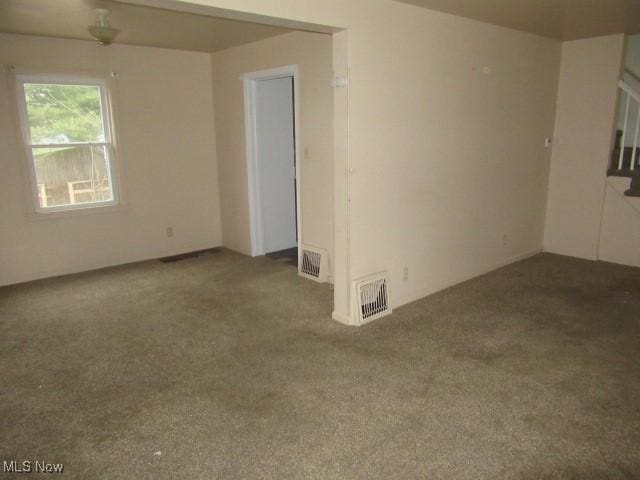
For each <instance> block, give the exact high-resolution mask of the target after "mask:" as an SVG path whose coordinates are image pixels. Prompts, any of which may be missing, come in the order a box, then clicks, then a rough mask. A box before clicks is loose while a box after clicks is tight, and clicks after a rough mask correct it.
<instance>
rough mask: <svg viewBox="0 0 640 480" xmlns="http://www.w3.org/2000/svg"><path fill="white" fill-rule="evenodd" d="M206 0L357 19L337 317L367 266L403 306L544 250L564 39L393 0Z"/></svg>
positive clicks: (340, 164)
mask: <svg viewBox="0 0 640 480" xmlns="http://www.w3.org/2000/svg"><path fill="white" fill-rule="evenodd" d="M191 3H194V2H191ZM195 3H199V4H202V5H208V6H213V7H218V8H223V9H224V8H227V9H231V10H239V11H243V12H245V13H247V14H248V15H247V16H245V17H244V18H254V19H256V17H255V16H254V15H256V14H257V15H266V16H269V17H283V18H285V19H288V20H290V21H294V22H296V21H298V22H308V23H316V24H323V25H330V26H336V27H345V28H347V36H348V46H347V47H346V48H347V50H348V52H347V54H346V56H347V58H348V63H349V72H350V73H349V75H350V83H349V89H348V90H349V91H348V110H347V109H342V108H336V109H335V115H336V116H339V118H338V117H336V118H334V124H336V125H344V124H345V118H347V117H348V137H347V139H348V145H347V146H346V150H345V151H346V154H345V155H343V156H341V157H340V158H337V159H336V164H335V167H334V169H335V172H336V173H335V175H336V179H338V178H340V179H341V181H339V182H338V181H337V180H336V182H335V183H334V185H335V194H336V201H335V205H336V211H335V216H334V218H335V219H336V222H335V232H336V238H335V240H334V244H335V245H336V247H338V246H340V248H341V249H343V251H341V252H340V253H338V252H336V258H343V260H344V261H343V265H339V267H340V268H344V271H345V276H344V278H345V279H348V280H347V281H346V282H344V283H342V282H340V283H336V287H335V289H336V295H335V296H336V315H335V317H336V318H340V319H341V320H342V321H347V322H349V321H353V317H354V315H353V312H352V311H350V304H349V299H348V295H343V293H347V294H348V291H349V288H350V284H351V280H353V279H355V278H358V277H360V276H363V275H366V274H370V273H374V272H376V271H380V270H389V272H390V274H391V289H392V300H393V304H394V305H395V306H398V305H400V304H403V303H406V302H408V301H411V300H414V299H417V298H419V297H421V296H423V295H426V294H428V293H431V292H434V291H436V290H439V289H442V288H444V287H446V286H448V285H451V284H454V283H457V282H460V281H463V280H465V279H468V278H471V277H473V276H475V275H478V274H480V273H482V272H484V271H487V270H490V269H492V268H495V267H498V266H500V265H502V264H504V263H507V262H510V261H513V260H514V259H517V258H521V257H522V256H526V255H529V254H531V253H534V252H536V251H538V250H539V249H541V247H542V237H543V225H544V214H545V203H546V188H547V177H548V165H549V150H546V149H545V148H544V138H545V137H550V136H552V133H553V122H554V107H555V100H556V89H557V76H558V65H559V56H560V44H559V42H556V41H553V40H549V39H544V38H541V37H537V36H534V35H530V34H525V33H520V32H516V31H513V30H508V29H504V28H499V27H495V26H492V25H488V24H484V23H480V22H475V21H472V20H468V19H464V18H458V17H454V16H451V15H446V14H442V13H438V12H433V11H429V10H426V9H420V8H417V7H412V6H410V5H406V4H401V3H398V2H393V1H389V0H366V1H365V0H305V1H299V0H277V1H276V0H266V1H265V0H195ZM217 13H223V14H224V12H221V11H217ZM343 39H344V38H343V37H341V43H344V42H342V40H343ZM337 48H340V46H338V47H337ZM343 57H344V55H342V52H340V54H339V55H338V54H336V52H335V51H334V59H335V58H343ZM484 67H488V68H489V70H488V71H487V72H488V73H486V74H485V73H483V68H484ZM340 138H342V137H340ZM336 151H337V150H336ZM347 172H349V173H348V174H347ZM344 175H346V176H347V178H346V182H345V181H342V179H343V176H344ZM338 236H340V237H341V238H338ZM505 236H506V237H505ZM505 240H506V241H505ZM405 266H407V267H408V268H409V279H408V280H406V281H405V280H403V268H404V267H405ZM341 277H342V275H341ZM338 298H341V299H343V300H341V302H340V303H338V301H337V299H338Z"/></svg>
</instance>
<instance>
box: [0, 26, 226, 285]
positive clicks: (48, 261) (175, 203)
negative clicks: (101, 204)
mask: <svg viewBox="0 0 640 480" xmlns="http://www.w3.org/2000/svg"><path fill="white" fill-rule="evenodd" d="M0 64H4V65H10V64H11V65H16V66H18V67H25V68H30V69H32V70H36V71H41V72H43V73H47V72H49V71H56V72H59V71H64V72H69V73H82V72H91V73H94V74H95V73H96V72H98V73H100V74H104V75H108V73H109V72H110V71H115V72H117V73H118V78H117V79H116V80H115V82H114V83H115V87H114V91H113V97H114V98H113V99H114V102H115V108H114V110H115V112H114V113H115V115H116V125H115V127H116V133H117V149H118V159H119V162H120V169H121V170H120V177H121V181H122V187H123V190H124V192H123V193H124V195H125V197H124V199H125V202H126V205H125V207H124V208H123V209H120V210H117V211H114V212H110V213H107V212H104V213H97V212H96V213H91V214H82V215H66V216H63V217H58V218H52V217H44V216H42V219H34V218H33V215H30V214H29V212H30V211H31V209H32V205H31V198H30V196H29V193H28V190H29V187H28V180H27V178H26V176H25V168H24V166H25V162H26V160H25V156H24V150H23V147H22V144H21V140H20V135H19V133H18V128H19V127H18V123H17V120H16V112H15V92H14V91H13V90H12V89H11V88H10V79H9V75H8V74H6V73H5V70H4V69H3V72H2V73H1V77H0V171H1V172H2V174H1V175H0V284H10V283H15V282H22V281H27V280H32V279H35V278H40V277H46V276H52V275H59V274H65V273H70V272H76V271H82V270H88V269H93V268H99V267H104V266H108V265H113V264H119V263H125V262H132V261H137V260H141V259H147V258H155V257H161V256H165V255H170V254H175V253H179V252H185V251H191V250H197V249H204V248H208V247H213V246H218V245H220V244H221V239H222V235H221V226H220V214H219V200H218V180H217V167H216V153H215V142H214V119H213V102H212V94H211V63H210V56H209V55H208V54H204V53H191V52H181V51H175V50H163V49H154V48H146V47H130V46H121V45H112V46H110V47H106V48H105V47H101V46H99V45H97V44H95V43H93V42H83V41H75V40H54V39H45V38H40V37H31V36H20V35H8V34H0ZM168 226H171V227H173V229H174V232H175V235H174V237H172V238H167V237H166V234H165V229H166V227H168Z"/></svg>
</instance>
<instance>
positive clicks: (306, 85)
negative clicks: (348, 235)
mask: <svg viewBox="0 0 640 480" xmlns="http://www.w3.org/2000/svg"><path fill="white" fill-rule="evenodd" d="M331 49H332V42H331V36H329V35H323V34H317V33H305V32H294V33H290V34H286V35H281V36H278V37H273V38H269V39H266V40H262V41H259V42H255V43H250V44H247V45H242V46H240V47H235V48H231V49H228V50H224V51H221V52H217V53H214V54H213V55H212V68H213V80H214V85H213V94H214V104H215V116H216V134H217V141H216V146H217V152H218V162H219V171H220V199H221V203H222V205H223V206H224V207H223V208H222V224H223V232H224V244H225V246H227V247H229V248H232V249H234V250H238V251H240V252H242V253H245V254H247V255H250V254H251V238H250V229H249V203H248V183H247V160H246V141H245V123H244V122H245V119H244V91H243V83H242V81H241V80H240V77H241V75H242V74H244V73H249V72H254V71H258V70H266V69H270V68H275V67H282V66H286V65H298V68H299V92H300V98H299V102H300V112H299V113H300V131H299V132H298V138H297V141H298V142H299V143H300V151H301V152H302V153H303V154H302V158H300V159H299V160H298V161H299V164H300V166H301V177H302V188H301V192H300V193H301V206H302V241H303V243H309V244H311V245H315V246H317V247H321V248H324V249H326V250H327V251H328V252H329V254H330V258H332V252H333V131H332V125H333V92H332V88H331V86H330V82H331V78H332V60H331V56H332V55H331Z"/></svg>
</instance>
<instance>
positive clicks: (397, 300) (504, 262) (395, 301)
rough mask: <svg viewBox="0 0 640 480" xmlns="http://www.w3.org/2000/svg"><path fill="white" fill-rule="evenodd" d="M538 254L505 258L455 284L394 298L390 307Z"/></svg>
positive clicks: (534, 251) (415, 299)
mask: <svg viewBox="0 0 640 480" xmlns="http://www.w3.org/2000/svg"><path fill="white" fill-rule="evenodd" d="M539 253H542V249H541V248H536V249H535V250H530V251H528V252H525V253H521V254H519V255H514V256H513V257H509V258H506V259H504V260H502V261H500V262H497V263H495V264H492V265H491V266H488V267H485V268H482V269H480V270H479V271H478V272H477V273H474V274H472V275H470V276H468V277H465V278H462V279H460V280H456V281H455V282H450V283H447V284H445V285H443V286H440V287H436V288H423V289H420V290H416V291H414V292H412V293H410V294H408V295H404V296H402V297H399V298H394V299H392V300H393V303H392V307H393V308H398V307H401V306H403V305H407V304H409V303H412V302H415V301H417V300H421V299H423V298H425V297H428V296H429V295H433V294H434V293H438V292H441V291H442V290H446V289H447V288H451V287H453V286H455V285H458V284H460V283H463V282H466V281H469V280H472V279H474V278H477V277H480V276H482V275H486V274H487V273H489V272H492V271H494V270H497V269H499V268H502V267H506V266H507V265H511V264H512V263H516V262H519V261H521V260H526V259H527V258H531V257H534V256H536V255H538V254H539Z"/></svg>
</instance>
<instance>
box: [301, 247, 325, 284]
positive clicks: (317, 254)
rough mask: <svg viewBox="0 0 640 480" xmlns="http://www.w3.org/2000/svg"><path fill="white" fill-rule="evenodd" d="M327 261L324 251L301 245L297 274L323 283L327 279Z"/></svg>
mask: <svg viewBox="0 0 640 480" xmlns="http://www.w3.org/2000/svg"><path fill="white" fill-rule="evenodd" d="M327 261H328V260H327V252H326V251H325V250H323V249H321V248H317V247H312V246H310V245H303V246H302V254H301V256H300V266H299V269H298V272H299V273H300V275H301V276H303V277H306V278H310V279H311V280H315V281H316V282H320V283H324V282H326V281H327V277H328V272H327V270H328V268H327V266H328V264H327Z"/></svg>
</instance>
